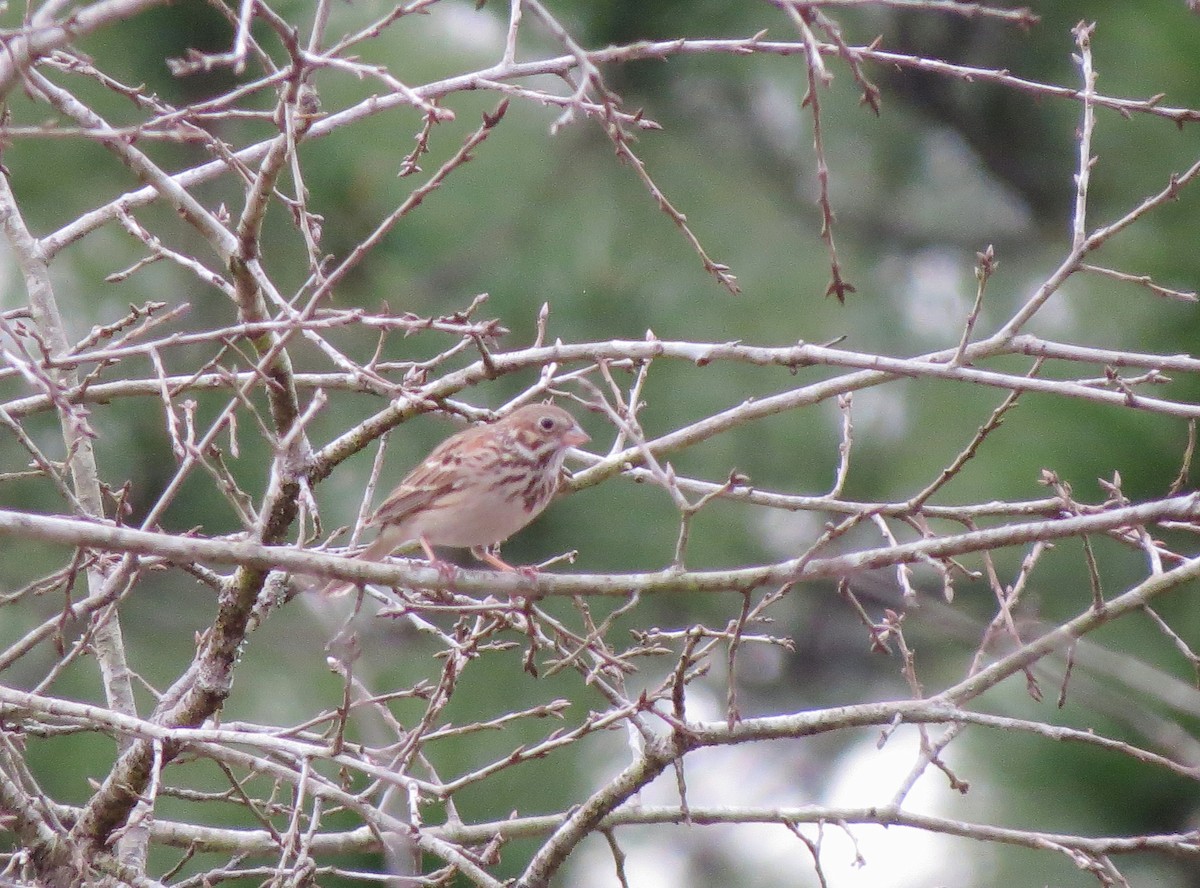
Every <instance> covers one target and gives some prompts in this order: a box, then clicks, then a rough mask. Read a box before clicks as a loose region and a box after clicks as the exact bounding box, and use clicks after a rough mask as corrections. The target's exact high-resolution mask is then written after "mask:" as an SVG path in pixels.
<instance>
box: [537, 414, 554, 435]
mask: <svg viewBox="0 0 1200 888" xmlns="http://www.w3.org/2000/svg"><path fill="white" fill-rule="evenodd" d="M538 425H539V426H541V428H542V431H543V432H549V431H551V430H552V429H553V428H554V417H552V416H543V417H542V418H541V419H540V420H538Z"/></svg>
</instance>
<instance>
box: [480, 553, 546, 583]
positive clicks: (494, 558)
mask: <svg viewBox="0 0 1200 888" xmlns="http://www.w3.org/2000/svg"><path fill="white" fill-rule="evenodd" d="M471 554H472V555H474V556H475V557H476V558H478V559H479V560H480V561H484V562H487V563H488V564H490V565H491V566H492V567H494V568H496V569H497V570H505V571H510V572H516V573H519V574H520V575H521V576H523V577H525V578H526V579H527V580H532V579H533V578H534V577H536V576H537V572H538V569H537V568H536V567H533V566H531V565H528V564H523V565H521V566H520V567H513V566H512V565H511V564H509V563H508V562H507V561H505V560H504V559H503V558H501V557H500V556H499V555H498V554H496V553H495V552H493V551H492V550H491V549H489V548H488V547H487V546H476V547H475V548H473V549H472V550H471Z"/></svg>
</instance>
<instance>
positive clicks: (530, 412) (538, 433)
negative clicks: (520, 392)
mask: <svg viewBox="0 0 1200 888" xmlns="http://www.w3.org/2000/svg"><path fill="white" fill-rule="evenodd" d="M590 440H591V438H590V436H589V435H588V434H587V432H585V431H584V430H583V429H582V428H581V427H580V425H579V423H578V422H577V421H576V419H575V417H574V416H572V415H571V414H570V413H568V412H567V411H566V410H564V409H563V408H561V407H557V406H555V405H553V404H529V405H526V406H524V407H519V408H518V409H516V410H514V411H512V412H511V413H509V414H508V415H506V416H504V417H503V418H502V419H499V420H497V421H496V422H493V423H489V424H486V425H476V426H471V427H470V428H466V429H463V430H462V431H459V432H457V433H455V434H453V435H451V436H450V437H449V438H447V439H446V440H445V441H443V442H442V443H441V444H439V445H438V446H437V447H435V448H434V449H433V451H432V452H431V453H430V454H429V456H427V457H425V459H424V460H422V461H421V463H420V464H419V465H417V466H416V467H415V468H413V469H412V471H410V472H409V473H408V474H407V475H406V476H405V477H404V479H403V480H402V481H401V482H400V483H399V484H398V485H397V486H396V489H395V490H393V491H392V492H391V493H390V494H389V495H388V497H387V499H385V500H384V501H383V503H382V505H380V506H379V508H378V509H377V510H376V511H375V514H374V515H372V516H371V518H370V520H369V521H368V522H367V526H369V527H378V528H379V533H378V535H377V536H376V537H375V539H374V541H373V542H371V544H370V545H368V546H367V547H366V549H364V550H363V551H362V552H361V553H359V554H358V555H357V556H355V557H357V558H359V559H361V560H364V561H382V560H383V559H384V558H385V557H387V556H388V555H390V554H392V553H393V552H394V551H396V550H397V549H398V548H400V547H401V546H403V545H404V544H406V543H411V542H413V541H414V540H415V541H416V542H417V543H419V544H420V546H421V549H422V550H423V551H424V553H425V555H426V557H427V558H428V559H429V561H430V563H431V564H433V565H434V566H436V567H438V568H439V569H442V568H443V567H444V563H443V562H442V561H440V560H439V559H438V557H437V555H436V553H435V552H434V551H433V547H434V546H448V547H450V548H459V549H470V550H471V554H472V555H474V556H475V557H476V558H478V559H480V560H481V561H484V562H486V563H487V564H490V565H491V566H492V567H495V568H497V569H499V570H506V571H512V570H517V569H518V568H514V567H513V566H512V565H510V564H508V563H507V562H505V561H504V560H503V559H501V558H500V557H499V556H498V555H496V554H495V553H493V552H490V551H488V548H487V547H490V546H494V545H496V544H497V543H501V542H503V541H504V540H506V539H508V538H509V537H510V536H512V535H513V534H514V533H516V532H517V531H519V530H520V529H521V528H523V527H525V525H527V524H529V522H531V521H532V520H533V519H534V518H536V517H537V516H538V515H540V514H541V513H542V511H543V510H545V508H546V506H548V505H549V504H550V500H551V499H553V498H554V494H555V492H556V491H557V490H558V485H559V481H560V480H561V477H562V465H563V459H564V458H565V457H566V455H567V450H568V449H570V448H571V447H577V446H579V445H582V444H586V443H587V442H588V441H590ZM522 570H529V568H523V569H522ZM357 585H358V584H356V583H347V582H346V581H344V580H331V581H330V582H329V583H328V584H327V585H326V586H325V587H324V589H323V592H324V594H325V595H327V596H331V597H332V596H338V595H344V594H345V593H347V592H349V591H351V590H352V589H354V588H355V587H356V586H357Z"/></svg>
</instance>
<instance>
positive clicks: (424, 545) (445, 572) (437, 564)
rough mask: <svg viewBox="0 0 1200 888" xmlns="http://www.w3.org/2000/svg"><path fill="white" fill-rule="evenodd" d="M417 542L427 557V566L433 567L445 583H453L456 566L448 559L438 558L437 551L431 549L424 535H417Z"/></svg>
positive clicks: (456, 573) (456, 571) (456, 570)
mask: <svg viewBox="0 0 1200 888" xmlns="http://www.w3.org/2000/svg"><path fill="white" fill-rule="evenodd" d="M418 542H420V544H421V549H422V551H424V552H425V557H426V558H428V559H429V566H430V567H432V568H434V569H435V570H436V571H437V572H438V574H439V575H440V576H441V578H442V579H443V580H445V581H446V582H447V583H453V582H454V580H455V578H456V577H457V576H458V568H457V567H455V566H454V565H453V564H451V563H450V562H449V561H443V560H442V559H440V558H438V557H437V553H436V552H434V551H433V546H431V545H429V540H427V539H425V537H424V536H422V537H419V538H418Z"/></svg>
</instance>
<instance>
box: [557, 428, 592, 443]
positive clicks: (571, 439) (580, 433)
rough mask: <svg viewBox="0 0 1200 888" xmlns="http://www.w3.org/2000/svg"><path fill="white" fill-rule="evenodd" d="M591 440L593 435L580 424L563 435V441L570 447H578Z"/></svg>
mask: <svg viewBox="0 0 1200 888" xmlns="http://www.w3.org/2000/svg"><path fill="white" fill-rule="evenodd" d="M590 440H592V436H591V435H589V434H588V433H587V432H585V431H584V430H583V429H581V428H580V427H579V426H575V428H573V429H571V430H570V431H569V432H567V433H566V434H565V435H563V442H564V443H565V444H566V445H567V446H568V447H578V446H579V445H580V444H586V443H587V442H588V441H590Z"/></svg>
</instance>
